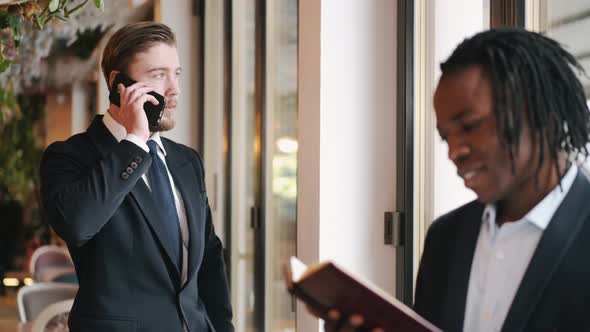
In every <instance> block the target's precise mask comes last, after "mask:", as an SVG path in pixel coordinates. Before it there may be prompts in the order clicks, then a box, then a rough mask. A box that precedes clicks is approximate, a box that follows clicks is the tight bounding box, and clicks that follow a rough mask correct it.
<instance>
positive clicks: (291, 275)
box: [286, 257, 442, 332]
mask: <svg viewBox="0 0 590 332" xmlns="http://www.w3.org/2000/svg"><path fill="white" fill-rule="evenodd" d="M286 282H287V288H288V289H289V292H291V294H293V295H294V296H295V297H297V298H298V299H300V300H301V301H303V302H305V303H306V304H307V305H308V306H309V307H310V308H312V309H313V310H314V311H315V312H318V313H321V314H322V315H323V316H324V317H326V315H327V312H328V310H330V309H337V310H339V311H340V312H341V313H343V314H344V315H352V314H360V315H362V316H363V317H364V321H365V325H364V327H368V328H375V327H381V328H382V329H384V330H385V331H386V332H388V331H404V332H442V330H441V329H439V328H437V327H436V326H434V325H432V324H431V323H430V322H428V321H427V320H426V319H424V318H422V317H421V316H420V315H418V314H417V313H416V312H414V311H413V310H412V309H411V308H410V307H408V306H407V305H405V304H403V303H402V302H400V301H398V300H397V299H395V298H394V297H393V296H391V295H389V294H387V292H385V291H384V290H382V289H380V288H379V287H377V286H376V285H374V284H372V283H371V282H369V281H367V280H363V278H361V277H358V276H355V275H353V274H352V273H351V272H348V271H345V270H344V269H343V268H341V267H339V266H337V265H336V264H334V263H332V262H326V263H322V264H317V265H313V266H310V267H309V268H308V267H307V266H306V265H305V264H304V263H303V262H301V261H300V260H299V259H297V258H296V257H291V260H290V263H289V264H287V275H286Z"/></svg>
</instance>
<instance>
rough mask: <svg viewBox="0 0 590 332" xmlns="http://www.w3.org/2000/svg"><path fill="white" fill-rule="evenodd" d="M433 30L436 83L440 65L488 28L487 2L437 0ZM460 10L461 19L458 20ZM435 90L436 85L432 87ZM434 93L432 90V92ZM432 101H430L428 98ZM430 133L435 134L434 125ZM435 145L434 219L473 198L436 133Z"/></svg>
mask: <svg viewBox="0 0 590 332" xmlns="http://www.w3.org/2000/svg"><path fill="white" fill-rule="evenodd" d="M432 4H433V5H434V6H435V12H434V15H435V27H434V68H433V70H434V73H435V75H433V77H435V81H438V78H439V77H440V67H439V65H440V63H441V62H443V61H444V60H446V59H447V58H448V57H449V56H450V55H451V53H452V51H453V50H454V49H455V47H457V46H458V45H459V43H460V42H461V41H463V40H464V39H465V38H467V37H469V36H471V35H473V34H475V33H477V32H479V31H482V30H484V29H486V28H488V27H489V23H488V22H489V0H487V1H486V0H483V1H482V0H478V1H474V0H437V1H433V3H431V5H432ZM457 8H461V12H462V13H469V15H461V19H458V17H457ZM433 88H436V84H435V85H433ZM432 93H434V91H432ZM431 100H432V98H431ZM432 130H434V131H436V123H434V124H433V126H432ZM433 146H434V176H433V181H434V218H435V219H436V218H437V217H439V216H440V215H442V214H444V213H446V212H448V211H450V210H453V209H455V208H457V207H459V206H461V205H462V204H464V203H467V202H469V201H471V200H473V199H475V197H476V195H475V194H474V193H473V192H472V191H471V190H469V189H467V188H465V186H464V185H463V180H462V179H461V178H460V177H459V176H458V175H457V168H456V167H455V165H454V164H453V163H452V162H451V161H450V160H449V159H448V157H447V153H448V149H447V145H446V143H444V142H443V141H442V140H441V139H440V136H439V135H438V133H436V134H435V135H434V136H433Z"/></svg>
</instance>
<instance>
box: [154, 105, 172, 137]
mask: <svg viewBox="0 0 590 332" xmlns="http://www.w3.org/2000/svg"><path fill="white" fill-rule="evenodd" d="M175 126H176V120H175V119H174V118H173V116H172V114H171V112H170V111H168V110H166V111H164V115H163V116H162V120H160V124H159V125H158V127H157V128H156V131H157V132H161V131H169V130H172V129H174V127H175Z"/></svg>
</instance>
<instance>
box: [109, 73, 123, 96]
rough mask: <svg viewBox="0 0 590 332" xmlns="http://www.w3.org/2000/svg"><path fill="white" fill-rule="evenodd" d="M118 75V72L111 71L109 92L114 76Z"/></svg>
mask: <svg viewBox="0 0 590 332" xmlns="http://www.w3.org/2000/svg"><path fill="white" fill-rule="evenodd" d="M118 73H120V71H118V70H111V73H110V74H109V86H108V88H109V91H110V90H111V87H112V86H113V81H114V80H115V76H117V74H118Z"/></svg>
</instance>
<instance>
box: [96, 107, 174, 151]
mask: <svg viewBox="0 0 590 332" xmlns="http://www.w3.org/2000/svg"><path fill="white" fill-rule="evenodd" d="M102 122H103V123H104V125H105V127H107V129H108V130H109V131H110V132H111V134H112V135H113V136H114V137H115V139H116V140H117V142H121V141H122V140H124V139H125V138H126V137H127V130H126V129H125V127H123V125H121V124H120V123H119V122H117V120H115V119H113V117H112V116H111V114H110V113H109V112H108V111H107V112H105V114H104V116H103V117H102ZM150 139H151V140H154V141H155V142H156V143H157V144H158V146H159V147H160V150H162V153H164V156H166V149H164V144H162V139H161V137H160V133H159V132H155V133H153V134H152V136H150Z"/></svg>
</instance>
